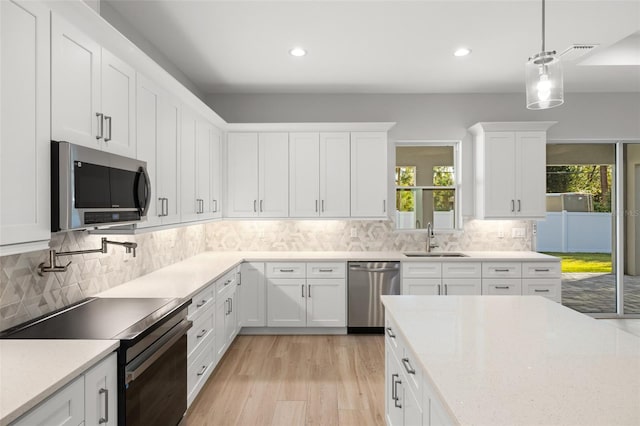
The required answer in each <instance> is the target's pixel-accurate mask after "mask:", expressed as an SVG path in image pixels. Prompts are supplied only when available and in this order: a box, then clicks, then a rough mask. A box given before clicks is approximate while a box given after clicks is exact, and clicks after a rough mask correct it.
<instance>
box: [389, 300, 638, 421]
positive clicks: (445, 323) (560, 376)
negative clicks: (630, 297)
mask: <svg viewBox="0 0 640 426" xmlns="http://www.w3.org/2000/svg"><path fill="white" fill-rule="evenodd" d="M382 301H383V304H384V305H385V311H386V312H387V315H390V316H391V318H392V319H393V320H394V321H395V322H396V324H397V327H398V328H399V330H396V331H398V332H400V334H401V335H402V336H403V338H404V339H405V341H406V342H408V344H409V345H410V346H411V348H412V350H413V352H414V353H415V356H417V357H418V360H419V362H420V363H421V365H422V368H423V369H424V373H423V374H424V377H425V378H428V379H429V380H430V382H431V385H432V386H433V387H434V388H435V390H436V392H437V393H438V394H439V396H440V398H441V401H442V402H444V403H445V405H446V406H447V407H448V409H449V411H450V414H452V416H453V417H454V418H455V419H456V420H457V421H458V423H460V424H462V425H639V424H640V338H639V337H637V336H634V335H632V334H629V333H627V332H625V331H623V330H620V329H618V328H615V327H611V326H610V325H608V324H605V323H602V322H598V321H597V320H595V319H593V318H591V317H588V316H586V315H583V314H580V313H578V312H576V311H573V310H571V309H569V308H566V307H564V306H562V305H560V304H558V303H555V302H552V301H549V300H547V299H545V298H542V297H537V296H528V297H521V296H457V297H456V296H447V297H438V296H382Z"/></svg>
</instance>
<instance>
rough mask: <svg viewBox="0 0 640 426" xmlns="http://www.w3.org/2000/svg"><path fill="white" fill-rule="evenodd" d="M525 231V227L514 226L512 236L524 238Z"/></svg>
mask: <svg viewBox="0 0 640 426" xmlns="http://www.w3.org/2000/svg"><path fill="white" fill-rule="evenodd" d="M525 232H526V229H525V228H512V229H511V238H524V237H525Z"/></svg>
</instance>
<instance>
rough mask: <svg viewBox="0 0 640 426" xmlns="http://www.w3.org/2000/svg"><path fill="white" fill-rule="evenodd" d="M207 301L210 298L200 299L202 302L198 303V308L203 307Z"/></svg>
mask: <svg viewBox="0 0 640 426" xmlns="http://www.w3.org/2000/svg"><path fill="white" fill-rule="evenodd" d="M207 302H208V300H205V299H202V300H201V301H200V303H198V304H197V305H196V308H201V307H202V306H204V304H205V303H207Z"/></svg>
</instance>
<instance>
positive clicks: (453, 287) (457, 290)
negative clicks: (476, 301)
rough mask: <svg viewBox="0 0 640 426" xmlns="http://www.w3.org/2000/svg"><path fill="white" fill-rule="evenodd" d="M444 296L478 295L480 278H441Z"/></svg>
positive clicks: (480, 284) (480, 287)
mask: <svg viewBox="0 0 640 426" xmlns="http://www.w3.org/2000/svg"><path fill="white" fill-rule="evenodd" d="M442 286H443V287H444V291H443V293H442V294H444V295H446V296H467V295H469V296H480V295H481V294H482V280H481V279H480V278H447V279H444V278H443V279H442Z"/></svg>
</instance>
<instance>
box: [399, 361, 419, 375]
mask: <svg viewBox="0 0 640 426" xmlns="http://www.w3.org/2000/svg"><path fill="white" fill-rule="evenodd" d="M402 365H404V369H405V370H407V373H409V374H416V370H415V369H414V368H413V367H412V366H411V363H410V362H409V358H402Z"/></svg>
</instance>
